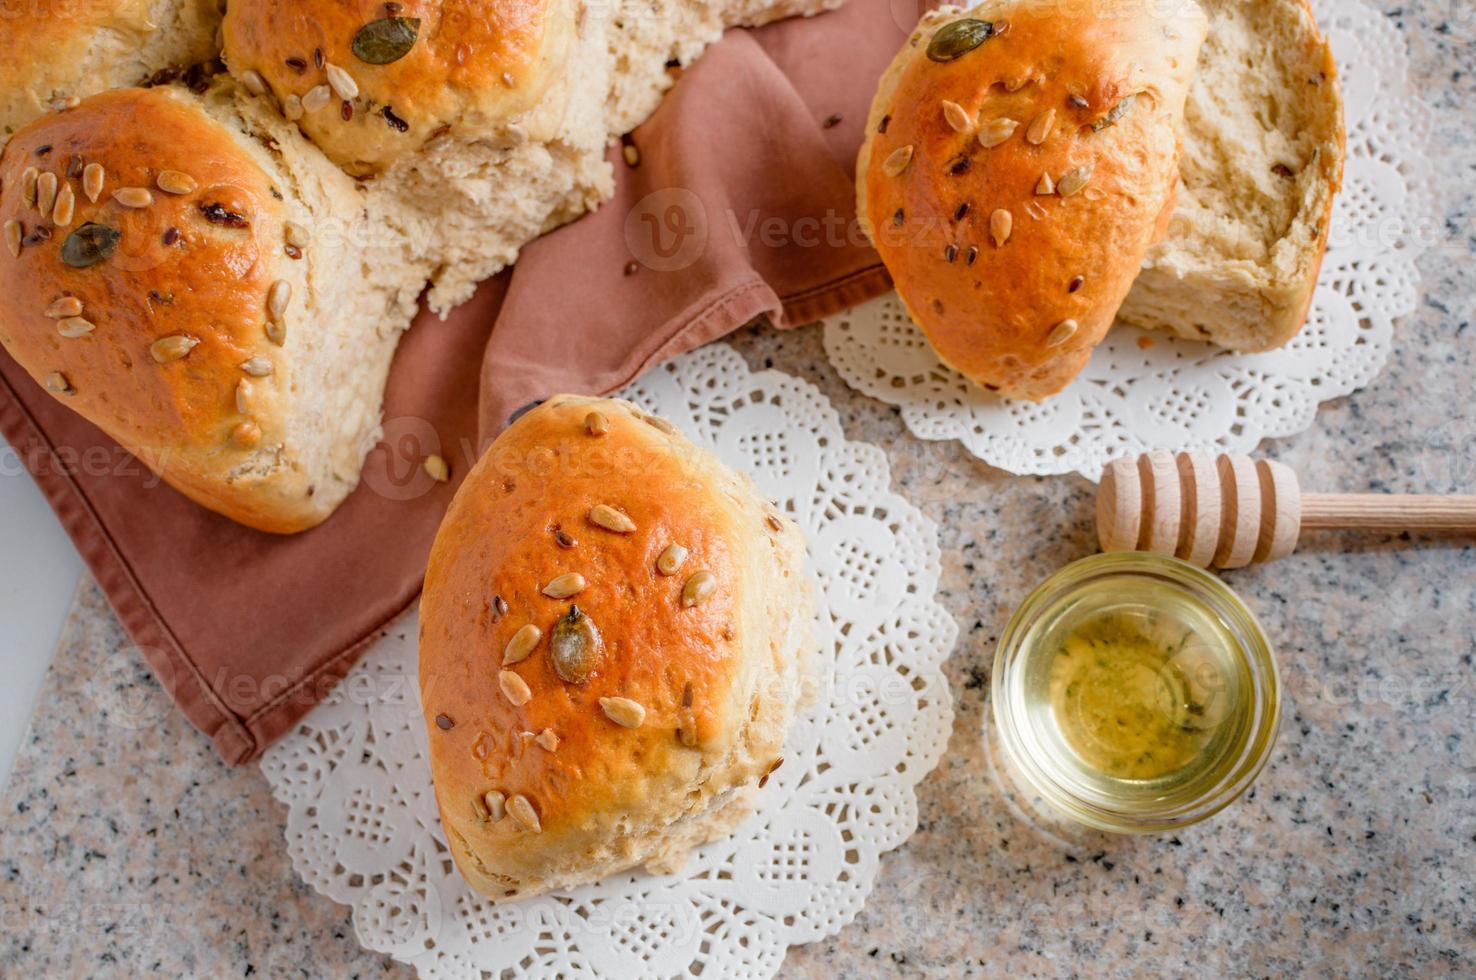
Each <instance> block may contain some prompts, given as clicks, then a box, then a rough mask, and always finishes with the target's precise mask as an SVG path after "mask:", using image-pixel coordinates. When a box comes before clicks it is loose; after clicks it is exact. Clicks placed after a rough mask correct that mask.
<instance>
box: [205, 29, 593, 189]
mask: <svg viewBox="0 0 1476 980" xmlns="http://www.w3.org/2000/svg"><path fill="white" fill-rule="evenodd" d="M224 38H225V59H226V63H227V64H228V65H230V68H231V72H232V73H233V74H234V75H235V76H236V78H238V79H239V80H240V81H241V82H242V83H243V84H244V85H245V86H246V87H247V88H248V89H250V90H254V91H257V92H260V91H262V90H263V88H264V87H265V88H267V89H270V90H271V92H272V94H273V95H274V96H275V97H276V98H277V101H278V102H279V103H280V104H281V106H282V109H283V112H284V113H285V114H286V116H287V118H288V119H291V120H293V121H296V122H297V124H298V125H299V126H301V127H302V131H303V132H304V133H306V134H307V135H308V136H309V137H310V138H311V139H312V140H313V142H315V143H316V144H317V145H318V146H320V147H321V148H322V149H323V151H324V152H325V153H327V154H328V156H329V157H330V158H332V159H333V160H334V161H336V162H337V163H338V164H339V165H340V166H343V167H345V168H346V169H347V170H348V171H349V172H350V173H355V174H367V173H372V172H375V171H378V170H380V169H383V168H384V167H385V166H387V165H388V164H390V163H391V162H393V161H394V160H395V159H397V158H399V157H401V156H403V155H405V154H406V153H409V152H411V151H415V150H419V149H420V148H421V147H422V146H424V145H425V143H426V141H427V140H429V139H430V138H432V137H433V136H440V135H444V134H447V133H453V132H454V133H455V135H456V136H458V137H481V136H489V135H492V134H495V133H497V132H499V131H500V130H501V129H502V128H503V127H505V126H506V125H507V124H508V123H510V122H512V121H513V120H515V119H520V118H523V117H525V116H526V114H528V113H529V112H530V111H531V110H533V109H534V108H535V107H538V106H539V104H540V102H542V101H543V100H544V99H545V98H546V97H549V96H550V95H551V94H553V97H554V98H555V99H557V98H560V97H561V96H559V95H558V94H557V93H551V86H552V85H553V83H554V82H555V81H556V80H557V79H558V78H559V76H560V74H561V73H562V72H563V71H564V70H565V68H566V65H567V62H568V61H569V58H570V56H571V55H572V52H573V48H574V40H575V38H574V5H573V3H572V2H571V0H503V2H499V3H471V2H468V0H399V2H391V3H379V4H374V3H367V4H321V3H311V2H308V0H237V2H234V3H231V4H230V5H229V6H228V7H227V10H226V18H225V29H224ZM544 109H545V111H544V113H543V115H545V116H546V117H547V118H548V119H549V120H550V124H551V126H550V129H551V130H552V128H556V127H553V126H552V124H553V123H556V121H557V118H558V115H559V113H558V112H557V109H556V107H549V106H545V107H544ZM526 135H530V136H533V137H534V138H537V134H526ZM542 135H543V136H544V137H545V138H546V137H548V136H552V135H553V132H552V131H550V132H548V133H545V134H542Z"/></svg>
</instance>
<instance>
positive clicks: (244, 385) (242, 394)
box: [236, 378, 252, 415]
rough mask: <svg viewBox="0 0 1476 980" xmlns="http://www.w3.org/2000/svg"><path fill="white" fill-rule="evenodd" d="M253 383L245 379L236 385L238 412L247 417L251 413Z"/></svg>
mask: <svg viewBox="0 0 1476 980" xmlns="http://www.w3.org/2000/svg"><path fill="white" fill-rule="evenodd" d="M251 394H252V392H251V382H250V381H247V380H245V379H244V378H243V379H242V380H241V381H239V382H237V383H236V411H238V412H240V413H241V414H242V415H246V414H248V413H250V411H251Z"/></svg>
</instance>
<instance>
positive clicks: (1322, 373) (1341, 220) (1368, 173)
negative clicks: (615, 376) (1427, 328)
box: [824, 0, 1434, 481]
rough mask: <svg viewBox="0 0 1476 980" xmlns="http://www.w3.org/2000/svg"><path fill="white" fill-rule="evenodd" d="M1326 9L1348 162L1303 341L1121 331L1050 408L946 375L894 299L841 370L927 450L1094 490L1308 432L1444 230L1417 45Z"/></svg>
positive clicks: (1346, 389)
mask: <svg viewBox="0 0 1476 980" xmlns="http://www.w3.org/2000/svg"><path fill="white" fill-rule="evenodd" d="M1312 6H1313V8H1314V10H1315V12H1316V14H1317V21H1318V24H1319V25H1321V27H1322V29H1323V30H1324V31H1325V32H1326V34H1327V36H1328V39H1329V40H1330V41H1331V43H1332V48H1333V54H1334V56H1335V58H1336V60H1337V63H1338V64H1339V65H1340V66H1343V69H1344V70H1343V72H1342V84H1343V98H1344V102H1345V112H1346V123H1347V129H1348V160H1347V167H1346V171H1345V174H1344V180H1343V190H1342V193H1341V194H1339V195H1338V198H1337V202H1336V205H1335V207H1334V212H1333V221H1332V227H1331V229H1330V230H1329V237H1328V249H1327V256H1326V258H1325V260H1324V262H1323V266H1322V277H1321V280H1320V281H1319V284H1318V288H1317V292H1316V295H1315V296H1314V298H1313V301H1312V311H1311V316H1310V318H1309V320H1308V324H1307V326H1306V328H1305V329H1303V331H1302V332H1301V334H1299V335H1298V336H1297V338H1296V339H1295V340H1293V341H1292V342H1291V344H1289V345H1288V346H1287V347H1285V348H1283V349H1281V350H1278V351H1273V352H1270V353H1267V354H1255V355H1235V354H1230V353H1227V352H1225V351H1221V350H1218V349H1216V348H1213V347H1209V346H1207V345H1204V344H1197V343H1192V342H1189V341H1183V340H1178V339H1176V338H1173V337H1170V336H1169V335H1168V334H1163V333H1152V334H1149V333H1146V332H1144V331H1139V330H1135V329H1131V328H1126V327H1117V328H1115V329H1114V330H1113V331H1112V332H1111V333H1110V334H1108V336H1107V339H1106V341H1104V342H1103V343H1102V345H1101V346H1100V347H1098V348H1097V351H1096V353H1095V354H1094V355H1093V356H1092V360H1091V362H1090V363H1089V364H1088V365H1087V367H1086V370H1084V371H1083V372H1082V373H1081V375H1080V376H1079V377H1078V378H1077V379H1076V381H1075V382H1073V383H1072V385H1071V386H1070V387H1069V388H1067V389H1066V390H1065V391H1064V392H1062V393H1061V394H1059V395H1056V396H1055V397H1054V398H1052V399H1050V400H1049V401H1047V402H1046V403H1044V404H1041V405H1036V404H1033V403H1029V402H1012V401H1008V400H1005V399H1002V398H999V397H997V396H994V395H990V394H989V393H988V392H985V391H983V390H982V389H980V388H977V387H975V386H974V385H972V384H970V383H969V382H968V381H967V380H966V379H964V377H963V376H962V375H960V374H958V373H957V372H955V371H953V370H952V369H951V368H948V367H946V366H945V365H944V364H942V362H940V361H939V360H938V358H937V355H935V354H934V353H933V349H932V348H931V347H930V346H928V343H927V341H926V340H925V339H924V338H923V335H922V333H921V332H920V331H919V330H918V329H917V328H916V327H915V326H914V325H913V324H912V322H911V320H909V319H908V317H907V314H906V312H904V310H903V309H902V307H901V305H900V304H899V303H898V301H897V299H896V297H895V296H890V295H889V296H885V297H882V298H881V299H878V300H875V301H873V302H871V303H868V304H866V305H864V306H859V307H857V308H855V309H853V310H850V311H849V312H847V313H845V314H842V315H841V316H837V317H832V318H831V319H830V320H828V321H826V323H825V328H824V330H825V349H826V352H827V354H828V355H829V357H830V361H831V363H832V364H834V365H835V368H836V370H837V371H839V372H840V374H841V376H842V377H843V378H845V380H846V382H847V383H848V384H849V385H850V386H851V387H853V388H855V389H857V390H858V391H862V392H864V393H866V394H868V395H871V396H872V397H873V398H877V399H880V400H881V401H884V402H887V403H889V404H892V405H896V406H898V407H900V408H901V410H902V418H903V420H904V421H905V423H906V425H907V427H908V428H909V429H910V430H911V431H912V433H913V434H914V435H916V436H918V437H920V438H923V439H957V440H958V441H960V442H961V443H963V444H964V446H965V447H966V448H967V449H968V450H969V451H970V452H971V453H973V454H974V455H975V456H978V457H979V458H980V459H982V460H984V461H985V462H986V463H989V464H990V465H992V466H997V467H999V468H1001V469H1004V470H1008V471H1010V472H1012V473H1031V474H1057V473H1070V472H1073V471H1074V472H1077V473H1080V474H1082V475H1083V476H1085V477H1086V478H1087V479H1089V480H1092V481H1095V480H1097V479H1098V478H1099V477H1100V476H1101V473H1102V469H1103V467H1105V466H1106V464H1107V463H1108V462H1110V461H1111V460H1113V459H1115V458H1117V457H1119V456H1122V455H1126V454H1132V453H1138V452H1142V451H1144V450H1147V449H1153V448H1167V449H1175V450H1206V451H1214V452H1225V451H1229V452H1248V451H1250V450H1251V449H1253V448H1254V447H1255V446H1256V445H1257V444H1259V443H1260V442H1261V440H1262V439H1267V438H1272V437H1276V436H1287V435H1291V434H1293V433H1295V432H1300V431H1301V430H1303V429H1305V428H1307V427H1308V426H1309V425H1311V424H1312V420H1313V418H1314V417H1315V416H1316V414H1317V406H1318V404H1319V403H1321V402H1324V401H1328V400H1330V399H1332V398H1337V397H1339V396H1341V395H1346V394H1348V393H1350V392H1352V391H1355V390H1357V389H1358V388H1361V387H1363V386H1364V385H1366V384H1368V383H1369V382H1370V381H1372V380H1373V378H1374V376H1375V375H1377V374H1378V372H1379V370H1380V369H1381V368H1382V367H1383V366H1384V362H1385V361H1386V360H1387V359H1388V356H1389V349H1390V346H1391V343H1392V339H1393V320H1394V319H1395V318H1396V317H1399V316H1403V315H1404V314H1406V313H1409V312H1410V311H1412V310H1413V309H1414V308H1415V305H1416V303H1417V300H1418V289H1417V287H1418V282H1419V274H1418V271H1417V270H1416V268H1415V260H1416V259H1418V258H1419V255H1420V253H1421V252H1422V251H1423V250H1424V245H1425V243H1426V241H1427V240H1428V239H1429V237H1430V234H1431V230H1432V228H1433V225H1432V222H1433V220H1434V219H1433V217H1432V215H1433V202H1432V200H1431V198H1430V192H1429V191H1428V190H1427V188H1428V187H1429V186H1430V182H1429V180H1428V162H1427V160H1426V152H1425V147H1426V146H1427V145H1428V137H1429V132H1430V114H1429V110H1428V109H1427V107H1426V106H1425V104H1424V103H1423V102H1422V101H1420V100H1419V99H1418V98H1416V97H1415V96H1414V95H1413V94H1412V93H1411V92H1410V89H1409V79H1408V75H1409V55H1408V51H1407V49H1406V46H1405V40H1404V37H1403V35H1401V34H1400V33H1399V31H1398V30H1397V29H1396V28H1395V26H1394V24H1393V22H1392V21H1391V20H1389V18H1387V17H1383V16H1381V15H1380V14H1378V13H1377V12H1376V11H1374V10H1373V9H1372V8H1370V7H1369V6H1368V5H1367V4H1365V3H1363V2H1361V0H1313V4H1312ZM1145 336H1151V338H1152V340H1153V345H1152V346H1151V347H1150V348H1148V349H1146V350H1145V349H1142V348H1140V347H1139V346H1138V340H1139V338H1141V337H1145Z"/></svg>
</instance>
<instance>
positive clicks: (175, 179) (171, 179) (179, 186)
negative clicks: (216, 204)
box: [154, 170, 199, 194]
mask: <svg viewBox="0 0 1476 980" xmlns="http://www.w3.org/2000/svg"><path fill="white" fill-rule="evenodd" d="M154 183H155V184H156V185H158V187H159V190H161V191H163V192H164V193H166V194H188V193H190V192H191V191H193V190H194V189H195V188H196V187H198V186H199V184H198V183H197V182H196V180H195V178H193V177H191V176H190V175H189V174H187V173H182V172H181V171H178V170H162V171H160V172H159V176H158V177H156V178H154Z"/></svg>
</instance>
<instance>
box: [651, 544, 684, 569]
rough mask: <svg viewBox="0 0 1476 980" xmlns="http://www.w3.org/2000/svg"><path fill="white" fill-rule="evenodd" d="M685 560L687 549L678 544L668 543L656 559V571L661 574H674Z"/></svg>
mask: <svg viewBox="0 0 1476 980" xmlns="http://www.w3.org/2000/svg"><path fill="white" fill-rule="evenodd" d="M686 560H687V549H686V548H683V547H682V546H681V545H679V544H669V545H667V546H666V550H665V551H663V552H661V555H660V556H659V557H658V558H657V559H656V571H658V572H660V573H661V574H662V575H675V574H676V573H677V572H679V571H680V570H681V567H682V563H683V562H685V561H686Z"/></svg>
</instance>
